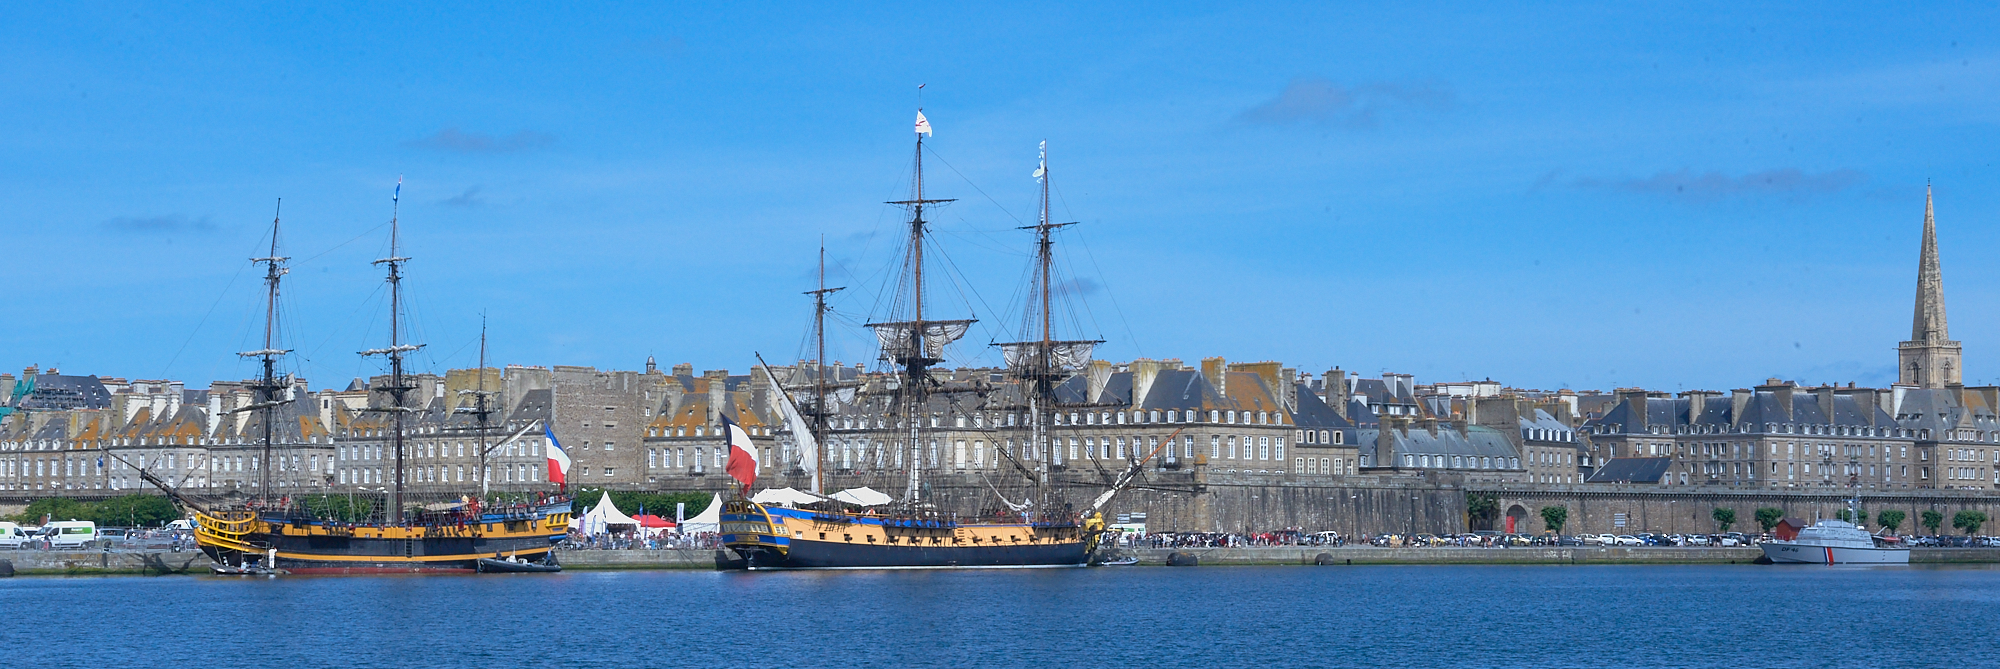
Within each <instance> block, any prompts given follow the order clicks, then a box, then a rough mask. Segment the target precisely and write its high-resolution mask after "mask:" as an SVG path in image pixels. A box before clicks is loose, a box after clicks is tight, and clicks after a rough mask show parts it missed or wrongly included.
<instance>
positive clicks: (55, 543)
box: [42, 520, 97, 550]
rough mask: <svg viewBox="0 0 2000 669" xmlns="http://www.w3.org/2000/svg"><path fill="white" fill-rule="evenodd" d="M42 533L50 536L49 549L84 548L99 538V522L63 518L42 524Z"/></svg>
mask: <svg viewBox="0 0 2000 669" xmlns="http://www.w3.org/2000/svg"><path fill="white" fill-rule="evenodd" d="M42 535H43V536H45V537H48V541H49V550H60V549H64V548H82V547H84V546H88V545H90V542H93V541H96V540H97V523H93V522H90V521H88V520H63V521H57V522H53V523H49V524H47V525H44V526H42Z"/></svg>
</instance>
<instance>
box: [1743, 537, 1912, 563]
mask: <svg viewBox="0 0 2000 669" xmlns="http://www.w3.org/2000/svg"><path fill="white" fill-rule="evenodd" d="M1764 557H1768V558H1770V559H1771V562H1773V563H1776V564H1909V563H1910V549H1908V548H1858V547H1856V548H1850V547H1845V546H1814V545H1810V544H1795V543H1784V542H1775V541H1774V542H1770V543H1766V544H1764Z"/></svg>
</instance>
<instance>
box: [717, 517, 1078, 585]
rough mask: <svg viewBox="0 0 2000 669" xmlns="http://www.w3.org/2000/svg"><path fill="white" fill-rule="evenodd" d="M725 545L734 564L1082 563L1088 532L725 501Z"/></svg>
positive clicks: (952, 565)
mask: <svg viewBox="0 0 2000 669" xmlns="http://www.w3.org/2000/svg"><path fill="white" fill-rule="evenodd" d="M722 533H723V536H722V540H723V545H725V546H727V547H729V549H730V550H733V551H735V552H736V553H737V554H738V555H740V556H742V558H743V559H742V561H741V562H740V563H732V564H731V566H732V567H734V566H735V565H740V568H745V569H750V570H760V571H761V570H777V569H982V568H983V569H1028V568H1049V567H1082V566H1085V565H1086V564H1087V562H1088V558H1089V555H1090V551H1091V549H1092V548H1093V547H1094V544H1095V541H1094V539H1095V536H1096V534H1095V533H1094V532H1089V531H1085V530H1084V529H1082V528H1080V527H1077V526H1075V525H1071V524H1062V525H1049V524H1032V523H971V524H959V523H956V522H949V521H936V520H932V521H924V520H910V519H897V518H885V517H878V516H869V515H853V514H840V513H831V514H829V513H819V512H814V511H809V510H802V509H791V508H784V507H766V506H763V505H758V504H754V503H749V502H731V503H730V507H729V510H728V511H727V512H725V513H724V514H723V515H722Z"/></svg>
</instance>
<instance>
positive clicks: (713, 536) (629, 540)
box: [562, 531, 722, 551]
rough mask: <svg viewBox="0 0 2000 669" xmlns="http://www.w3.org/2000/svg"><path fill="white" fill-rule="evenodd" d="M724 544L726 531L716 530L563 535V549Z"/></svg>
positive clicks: (712, 546) (701, 547)
mask: <svg viewBox="0 0 2000 669" xmlns="http://www.w3.org/2000/svg"><path fill="white" fill-rule="evenodd" d="M721 547H722V535H720V534H717V533H715V532H685V533H682V532H675V533H669V532H650V533H644V534H641V533H638V532H607V533H599V534H584V533H582V532H576V531H572V532H570V533H569V535H568V536H566V537H563V541H562V548H563V550H618V551H627V550H690V549H699V550H710V549H716V548H721Z"/></svg>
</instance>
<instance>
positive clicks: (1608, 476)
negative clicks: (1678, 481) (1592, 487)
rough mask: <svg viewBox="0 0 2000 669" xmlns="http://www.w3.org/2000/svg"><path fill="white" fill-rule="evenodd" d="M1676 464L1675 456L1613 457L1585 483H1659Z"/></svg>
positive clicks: (1599, 467)
mask: <svg viewBox="0 0 2000 669" xmlns="http://www.w3.org/2000/svg"><path fill="white" fill-rule="evenodd" d="M1673 464H1674V459H1673V458H1611V459H1609V460H1605V461H1604V464H1602V465H1599V466H1598V467H1597V471H1596V472H1593V473H1592V474H1591V475H1590V478H1589V479H1588V480H1586V481H1584V482H1585V483H1659V482H1660V479H1661V478H1664V477H1665V476H1666V475H1667V469H1668V468H1669V467H1671V466H1673Z"/></svg>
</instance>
